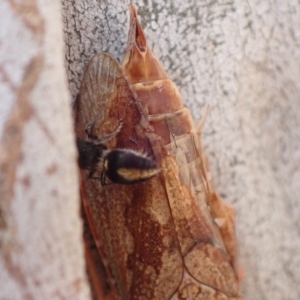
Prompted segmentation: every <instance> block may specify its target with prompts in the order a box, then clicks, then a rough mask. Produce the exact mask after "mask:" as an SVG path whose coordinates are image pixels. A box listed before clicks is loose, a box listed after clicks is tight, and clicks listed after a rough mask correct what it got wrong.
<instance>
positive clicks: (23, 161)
mask: <svg viewBox="0 0 300 300" xmlns="http://www.w3.org/2000/svg"><path fill="white" fill-rule="evenodd" d="M18 3H19V2H18ZM0 11H1V18H0V28H1V30H0V32H1V33H0V45H1V46H0V53H1V54H0V95H1V105H0V115H1V118H0V286H1V287H0V299H1V300H2V299H3V300H4V299H9V300H12V299H16V300H17V299H20V300H21V299H37V300H40V299H88V298H90V291H89V287H88V284H87V280H86V274H85V263H84V255H83V246H82V242H81V241H82V237H81V235H82V224H81V220H80V217H79V195H78V191H79V185H78V174H77V167H76V152H75V143H74V134H73V124H72V114H71V106H70V95H69V92H68V89H67V80H66V75H65V69H64V60H63V51H64V48H63V34H62V22H61V8H60V4H59V1H29V0H28V1H26V0H25V1H23V2H22V1H21V3H20V4H17V2H14V1H2V2H1V3H0Z"/></svg>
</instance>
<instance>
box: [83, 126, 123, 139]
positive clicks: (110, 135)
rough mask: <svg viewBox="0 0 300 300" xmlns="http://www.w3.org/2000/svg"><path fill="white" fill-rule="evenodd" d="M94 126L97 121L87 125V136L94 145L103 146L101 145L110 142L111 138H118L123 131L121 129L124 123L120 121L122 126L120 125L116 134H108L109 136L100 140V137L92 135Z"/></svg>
mask: <svg viewBox="0 0 300 300" xmlns="http://www.w3.org/2000/svg"><path fill="white" fill-rule="evenodd" d="M94 124H95V121H93V122H91V123H89V124H87V125H86V126H85V133H86V134H87V136H88V138H89V139H90V140H92V141H93V143H94V144H95V145H98V144H101V143H104V142H106V141H108V140H110V139H111V138H113V137H114V136H116V135H117V134H118V133H119V132H120V131H121V129H122V127H123V122H122V121H120V124H119V126H118V128H117V129H116V130H115V131H114V132H112V133H110V134H107V135H104V136H102V137H101V138H98V137H96V136H95V135H93V134H92V131H93V126H94Z"/></svg>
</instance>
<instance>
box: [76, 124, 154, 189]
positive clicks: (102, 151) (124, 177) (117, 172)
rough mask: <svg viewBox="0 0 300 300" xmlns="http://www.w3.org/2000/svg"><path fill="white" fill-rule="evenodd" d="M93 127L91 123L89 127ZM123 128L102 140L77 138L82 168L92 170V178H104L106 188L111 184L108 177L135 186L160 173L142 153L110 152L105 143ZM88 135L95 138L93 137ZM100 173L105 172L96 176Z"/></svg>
mask: <svg viewBox="0 0 300 300" xmlns="http://www.w3.org/2000/svg"><path fill="white" fill-rule="evenodd" d="M89 127H90V126H89V124H88V127H87V128H89ZM121 128H122V124H120V126H119V127H118V129H117V130H116V131H115V132H113V133H112V134H109V135H106V136H103V137H101V138H100V139H92V138H90V140H89V141H85V140H82V139H80V138H77V139H76V144H77V149H78V153H79V157H78V164H79V167H80V168H81V169H85V170H90V173H89V178H91V179H100V180H101V184H102V185H103V186H104V185H106V184H107V183H106V176H107V177H108V178H109V179H110V180H111V182H113V183H120V184H132V183H136V182H141V181H144V180H147V179H149V178H151V177H152V176H154V175H156V174H157V173H158V172H159V169H158V168H157V167H156V164H155V162H154V161H153V160H151V159H149V158H147V157H146V156H145V155H142V154H141V153H139V152H136V151H133V150H126V149H114V150H108V149H107V147H106V145H105V144H104V142H105V141H106V140H109V139H111V138H112V137H114V136H115V135H117V134H118V133H119V131H120V130H121ZM86 131H87V130H86ZM88 136H90V137H91V135H90V134H88ZM98 170H100V172H101V175H100V177H94V174H95V173H96V172H97V171H98Z"/></svg>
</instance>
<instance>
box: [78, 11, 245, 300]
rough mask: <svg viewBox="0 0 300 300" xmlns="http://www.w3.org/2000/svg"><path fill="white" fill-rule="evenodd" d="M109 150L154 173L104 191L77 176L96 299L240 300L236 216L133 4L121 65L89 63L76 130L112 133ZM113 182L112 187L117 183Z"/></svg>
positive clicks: (106, 58)
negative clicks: (131, 155)
mask: <svg viewBox="0 0 300 300" xmlns="http://www.w3.org/2000/svg"><path fill="white" fill-rule="evenodd" d="M120 120H122V122H123V126H122V128H121V129H120V131H119V132H118V134H115V135H113V136H111V138H110V139H109V140H108V141H107V147H108V148H109V149H112V151H114V149H131V150H132V151H135V153H145V152H146V153H148V154H149V155H150V156H151V157H153V160H154V161H155V164H156V165H157V166H158V168H159V169H160V170H161V171H160V172H159V173H156V176H153V177H152V178H150V179H149V180H147V181H145V182H142V183H136V184H133V185H117V184H114V185H106V186H102V185H101V184H99V182H98V181H95V180H91V179H90V178H89V176H87V173H86V172H87V171H85V170H81V198H82V202H83V207H84V215H85V219H86V228H89V231H88V232H86V233H85V245H86V260H87V266H88V269H89V274H90V278H91V282H92V286H93V288H94V293H95V298H96V299H108V300H119V299H126V300H127V299H128V300H135V299H157V300H170V299H172V300H175V299H186V300H192V299H193V300H194V299H207V300H212V299H235V300H238V299H239V300H240V299H242V298H241V296H240V294H239V279H238V275H237V274H238V269H237V265H236V239H235V229H234V210H233V209H232V208H231V207H229V206H228V205H226V204H225V203H224V202H223V201H222V200H221V199H220V198H219V196H218V195H217V194H216V193H215V191H214V188H213V184H212V182H211V180H210V177H209V171H208V164H207V160H206V158H205V155H204V154H203V150H202V146H201V139H200V137H201V130H196V129H195V126H194V124H193V120H192V118H191V116H190V113H189V111H188V110H187V109H186V108H185V107H184V106H183V102H182V99H181V96H180V93H179V91H178V89H177V87H176V86H175V84H174V83H173V82H172V81H171V80H170V79H169V78H168V76H167V74H166V73H165V71H164V69H163V67H162V66H161V64H160V62H159V61H158V60H157V58H156V57H155V56H154V54H153V53H152V52H151V50H150V49H149V47H148V45H147V40H146V37H145V34H144V32H143V29H142V27H141V25H140V23H139V21H138V18H137V12H136V8H135V6H133V5H132V6H131V21H130V31H129V38H128V46H127V50H126V54H125V57H124V59H123V62H122V64H121V65H119V63H118V62H117V61H116V60H115V59H114V58H113V57H111V56H110V55H109V54H106V53H99V54H97V55H95V56H94V57H93V58H92V59H91V61H90V62H89V64H88V67H87V69H86V71H85V74H84V76H83V80H82V83H81V88H80V93H79V98H78V102H77V106H76V122H75V131H76V135H77V136H78V138H80V139H84V138H85V133H84V132H85V128H86V126H87V124H91V123H92V124H93V126H91V127H90V133H89V134H90V135H91V136H93V137H96V139H97V138H99V137H104V136H106V135H111V134H112V133H113V132H115V131H116V128H118V126H119V123H120ZM117 181H118V180H117Z"/></svg>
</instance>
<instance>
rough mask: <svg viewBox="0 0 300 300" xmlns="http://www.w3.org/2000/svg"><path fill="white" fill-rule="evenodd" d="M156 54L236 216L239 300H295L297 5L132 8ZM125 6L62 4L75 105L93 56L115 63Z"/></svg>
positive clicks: (299, 137)
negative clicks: (196, 126) (199, 124)
mask: <svg viewBox="0 0 300 300" xmlns="http://www.w3.org/2000/svg"><path fill="white" fill-rule="evenodd" d="M136 4H137V7H138V10H139V15H140V16H141V19H142V24H143V26H144V27H145V31H146V34H147V38H148V41H149V43H150V46H151V47H152V49H153V51H154V53H155V54H156V55H157V56H158V57H159V59H160V60H161V61H162V63H163V65H164V67H165V68H166V70H167V72H168V74H169V76H170V77H171V78H172V79H173V80H174V81H175V82H176V83H177V85H178V87H179V89H180V91H181V93H182V95H183V98H184V100H185V104H186V105H187V106H188V107H189V108H190V109H191V111H192V114H193V116H194V118H195V119H200V117H201V116H202V114H203V106H204V105H205V104H210V106H211V111H210V114H209V117H208V120H207V124H206V126H205V128H204V144H205V147H206V151H207V152H208V154H209V156H210V162H211V165H212V173H213V177H214V180H215V183H216V186H217V190H218V191H219V193H220V194H221V195H222V197H223V198H225V200H226V201H227V202H229V203H231V204H232V205H233V206H234V207H235V208H236V210H237V233H238V239H239V250H240V265H241V266H242V268H243V269H244V271H245V280H244V282H243V287H242V290H243V293H244V295H245V298H246V299H278V300H279V299H280V300H281V299H299V297H300V288H299V285H298V284H297V281H298V279H297V278H298V277H299V274H300V251H299V249H300V236H299V225H298V223H299V222H298V219H299V215H300V205H299V201H298V197H299V190H300V163H299V161H300V160H299V157H300V133H299V125H300V124H299V123H300V110H299V109H298V108H299V98H300V87H299V78H300V69H299V54H300V53H299V46H300V45H299V44H300V35H299V28H300V4H299V3H296V2H295V1H288V2H282V1H281V2H278V1H277V2H276V1H252V0H251V1H243V0H238V1H229V2H228V1H227V2H226V3H225V2H221V1H215V2H209V1H168V2H167V3H163V2H161V1H137V2H136ZM128 5H129V1H105V2H104V1H101V2H97V1H85V2H83V1H73V2H67V1H65V2H64V25H65V41H66V44H67V48H66V61H67V66H66V67H67V72H68V78H69V84H70V90H71V93H72V95H73V97H75V95H76V93H77V91H78V87H79V82H80V79H81V76H82V72H83V69H84V67H85V66H86V64H87V62H88V60H89V59H90V58H91V56H92V55H93V54H95V53H96V52H100V51H107V52H109V53H111V54H112V55H114V56H115V57H117V58H118V59H119V60H121V59H122V57H123V53H124V51H125V43H126V40H127V30H128V20H129V19H128V18H129V12H128Z"/></svg>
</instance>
